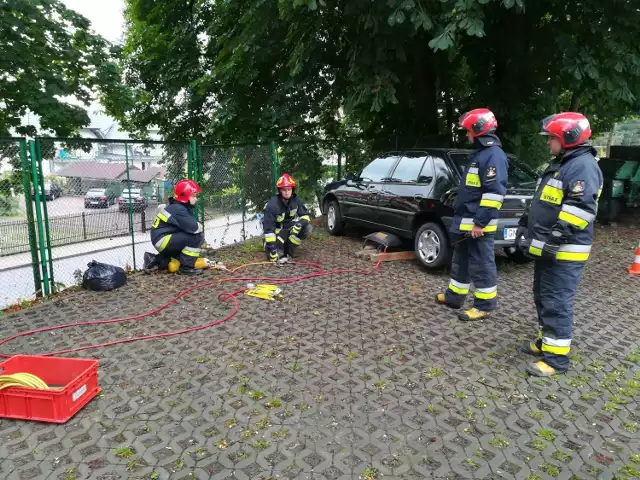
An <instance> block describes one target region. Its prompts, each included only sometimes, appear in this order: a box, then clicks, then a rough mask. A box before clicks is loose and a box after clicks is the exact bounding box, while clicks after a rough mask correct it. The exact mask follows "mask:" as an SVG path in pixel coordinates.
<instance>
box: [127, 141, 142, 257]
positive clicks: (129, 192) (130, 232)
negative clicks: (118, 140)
mask: <svg viewBox="0 0 640 480" xmlns="http://www.w3.org/2000/svg"><path fill="white" fill-rule="evenodd" d="M124 159H125V162H126V169H127V192H128V194H129V234H130V235H131V253H132V254H133V269H134V270H136V269H137V267H136V237H135V234H134V233H133V202H132V201H131V175H129V145H128V144H127V141H126V140H125V141H124ZM141 193H142V192H141Z"/></svg>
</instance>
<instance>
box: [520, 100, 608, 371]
mask: <svg viewBox="0 0 640 480" xmlns="http://www.w3.org/2000/svg"><path fill="white" fill-rule="evenodd" d="M540 133H541V134H542V135H547V136H548V137H549V139H548V142H547V143H548V144H549V148H550V150H551V153H552V155H554V156H555V160H554V161H553V162H552V163H551V164H550V165H549V167H548V168H547V169H546V170H545V171H544V173H543V174H542V177H541V178H540V180H538V187H537V188H536V193H535V195H534V197H533V201H532V203H531V206H530V208H529V212H528V214H527V215H525V216H523V217H522V218H521V220H520V228H519V229H518V233H517V234H516V242H517V244H518V246H519V247H520V248H521V249H523V251H524V252H525V253H526V254H528V255H530V256H532V257H534V258H535V259H536V262H535V267H534V279H533V297H534V301H535V304H536V310H537V312H538V324H539V325H538V338H537V340H536V341H535V342H531V343H530V344H528V345H526V346H525V347H524V350H525V352H527V353H529V354H531V355H534V356H537V357H540V360H538V361H536V362H533V363H532V364H530V365H529V366H528V367H527V371H528V372H529V373H530V374H532V375H536V376H543V377H547V376H551V375H553V374H555V373H560V372H566V371H567V369H568V368H569V357H568V355H569V350H570V348H571V336H572V323H573V301H574V297H575V294H576V290H577V288H578V285H579V283H580V279H581V277H582V272H583V270H584V267H585V263H586V261H587V259H588V258H589V255H590V252H591V244H592V241H593V227H594V220H595V217H596V210H597V208H598V199H599V197H600V194H601V192H602V182H603V179H602V172H601V171H600V167H599V166H598V162H597V160H596V158H595V155H596V151H595V149H594V148H593V147H592V146H591V145H589V144H588V139H589V137H591V127H590V126H589V121H588V120H587V119H586V118H585V117H584V115H582V114H580V113H573V112H565V113H559V114H557V115H551V116H550V117H547V118H545V119H544V120H543V121H542V131H541V132H540Z"/></svg>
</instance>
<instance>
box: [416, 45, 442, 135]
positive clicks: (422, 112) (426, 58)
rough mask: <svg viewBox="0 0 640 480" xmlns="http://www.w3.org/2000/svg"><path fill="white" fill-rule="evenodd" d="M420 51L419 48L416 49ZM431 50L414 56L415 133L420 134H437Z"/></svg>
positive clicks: (436, 111)
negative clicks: (416, 117) (416, 119)
mask: <svg viewBox="0 0 640 480" xmlns="http://www.w3.org/2000/svg"><path fill="white" fill-rule="evenodd" d="M417 51H418V52H420V50H417ZM432 57H433V54H432V53H431V52H424V53H422V54H417V55H416V56H415V57H414V69H415V70H414V72H415V76H414V82H415V83H414V85H415V87H414V88H415V94H416V97H417V98H416V99H415V100H416V107H417V109H416V112H415V114H416V115H418V116H419V118H420V121H418V122H417V125H416V126H417V129H416V130H418V131H417V132H416V133H417V134H419V135H420V136H422V135H425V134H426V135H429V136H431V135H433V136H434V137H435V136H437V135H438V102H437V98H436V97H437V88H436V87H437V77H438V75H437V72H436V70H435V68H434V67H435V64H436V62H435V59H434V58H432Z"/></svg>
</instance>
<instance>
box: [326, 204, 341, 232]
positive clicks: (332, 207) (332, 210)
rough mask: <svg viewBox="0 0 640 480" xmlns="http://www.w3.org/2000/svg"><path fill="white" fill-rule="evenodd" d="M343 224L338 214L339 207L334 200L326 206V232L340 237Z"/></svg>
mask: <svg viewBox="0 0 640 480" xmlns="http://www.w3.org/2000/svg"><path fill="white" fill-rule="evenodd" d="M344 225H345V222H344V220H343V219H342V214H341V213H340V205H338V202H336V201H335V200H332V201H330V202H329V205H328V206H327V230H328V231H329V234H330V235H340V234H341V233H342V232H343V230H344Z"/></svg>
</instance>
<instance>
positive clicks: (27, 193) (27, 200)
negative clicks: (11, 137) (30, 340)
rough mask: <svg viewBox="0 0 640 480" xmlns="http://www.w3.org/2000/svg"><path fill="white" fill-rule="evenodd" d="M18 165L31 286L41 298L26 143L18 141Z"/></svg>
mask: <svg viewBox="0 0 640 480" xmlns="http://www.w3.org/2000/svg"><path fill="white" fill-rule="evenodd" d="M19 144H20V165H21V167H22V188H23V189H24V205H25V209H26V213H27V232H28V235H29V248H30V250H31V267H32V268H33V286H34V287H35V289H36V292H35V293H36V297H41V296H42V279H41V277H40V268H39V266H38V265H39V264H40V259H39V258H38V240H37V237H36V225H35V222H34V220H33V198H32V196H31V185H32V183H31V175H30V173H29V171H30V170H31V169H30V166H29V158H28V156H27V142H26V140H24V139H23V140H20V142H19ZM33 190H34V193H35V186H34V189H33Z"/></svg>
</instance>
